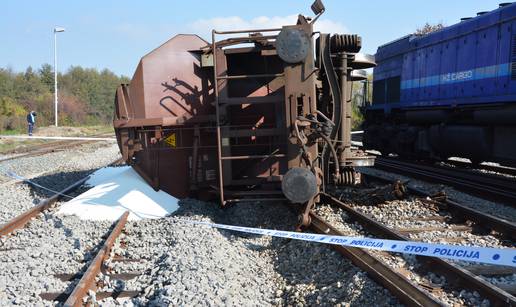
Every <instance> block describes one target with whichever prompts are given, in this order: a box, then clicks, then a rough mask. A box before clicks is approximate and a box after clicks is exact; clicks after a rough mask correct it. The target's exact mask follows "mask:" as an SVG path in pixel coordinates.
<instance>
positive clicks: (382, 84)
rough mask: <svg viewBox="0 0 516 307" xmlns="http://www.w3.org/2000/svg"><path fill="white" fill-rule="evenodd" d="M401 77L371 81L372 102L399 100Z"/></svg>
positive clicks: (393, 101) (394, 101)
mask: <svg viewBox="0 0 516 307" xmlns="http://www.w3.org/2000/svg"><path fill="white" fill-rule="evenodd" d="M400 87H401V77H400V76H397V77H392V78H388V79H384V80H378V81H375V82H374V83H373V103H396V102H400V96H401V88H400Z"/></svg>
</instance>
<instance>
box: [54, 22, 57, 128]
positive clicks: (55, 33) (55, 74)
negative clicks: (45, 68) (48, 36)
mask: <svg viewBox="0 0 516 307" xmlns="http://www.w3.org/2000/svg"><path fill="white" fill-rule="evenodd" d="M54 117H55V126H56V127H57V31H56V30H55V29H54Z"/></svg>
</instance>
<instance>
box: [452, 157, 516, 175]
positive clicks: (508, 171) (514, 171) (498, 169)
mask: <svg viewBox="0 0 516 307" xmlns="http://www.w3.org/2000/svg"><path fill="white" fill-rule="evenodd" d="M443 163H444V164H451V165H453V166H456V167H461V168H463V169H466V170H471V171H488V172H494V173H496V174H505V175H511V176H516V168H514V167H508V166H502V165H490V164H477V165H475V164H472V163H469V162H464V161H459V160H450V159H449V160H447V161H443Z"/></svg>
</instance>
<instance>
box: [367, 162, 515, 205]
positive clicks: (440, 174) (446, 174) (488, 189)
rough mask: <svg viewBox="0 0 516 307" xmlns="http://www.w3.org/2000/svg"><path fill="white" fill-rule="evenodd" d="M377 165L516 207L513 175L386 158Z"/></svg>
mask: <svg viewBox="0 0 516 307" xmlns="http://www.w3.org/2000/svg"><path fill="white" fill-rule="evenodd" d="M375 167H376V168H378V169H381V170H384V171H388V172H393V173H397V174H401V175H407V176H412V177H416V178H420V179H423V180H429V181H431V182H438V183H442V184H445V185H449V186H452V187H455V188H457V189H459V190H463V191H465V192H468V193H471V194H474V195H478V196H480V197H484V198H488V199H489V200H496V201H501V202H503V203H505V204H507V205H510V206H513V207H514V206H516V180H514V179H512V178H503V177H499V176H496V177H495V176H491V175H489V174H487V175H486V174H480V173H474V172H469V171H467V170H461V169H454V168H449V167H437V166H433V165H427V164H420V163H416V162H408V161H400V160H398V159H392V158H385V157H377V158H376V162H375Z"/></svg>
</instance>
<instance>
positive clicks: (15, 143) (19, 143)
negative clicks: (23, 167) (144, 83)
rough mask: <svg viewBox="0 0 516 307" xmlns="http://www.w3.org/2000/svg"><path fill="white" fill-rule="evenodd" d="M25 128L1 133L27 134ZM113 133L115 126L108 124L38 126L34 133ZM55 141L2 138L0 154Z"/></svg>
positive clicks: (61, 134) (54, 134)
mask: <svg viewBox="0 0 516 307" xmlns="http://www.w3.org/2000/svg"><path fill="white" fill-rule="evenodd" d="M26 133H27V132H26V131H25V130H23V131H21V130H4V131H2V132H1V133H0V135H26ZM108 133H113V134H114V131H113V127H112V126H108V125H96V126H84V127H54V126H49V127H37V126H36V128H35V130H34V135H41V136H94V135H99V134H108ZM49 142H55V141H53V140H41V139H19V140H17V139H0V154H5V153H8V152H12V151H13V150H16V149H20V148H24V147H29V146H34V145H38V144H45V143H49Z"/></svg>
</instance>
